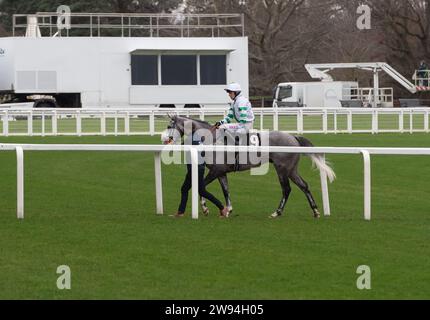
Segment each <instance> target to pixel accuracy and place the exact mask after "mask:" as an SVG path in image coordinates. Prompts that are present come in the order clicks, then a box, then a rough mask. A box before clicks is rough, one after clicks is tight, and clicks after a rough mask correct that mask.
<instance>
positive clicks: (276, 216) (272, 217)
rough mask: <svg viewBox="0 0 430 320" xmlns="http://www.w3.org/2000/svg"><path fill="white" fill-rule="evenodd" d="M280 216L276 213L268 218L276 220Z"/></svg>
mask: <svg viewBox="0 0 430 320" xmlns="http://www.w3.org/2000/svg"><path fill="white" fill-rule="evenodd" d="M280 216H281V214H280V213H278V212H273V213H272V214H271V215H270V216H269V218H270V219H276V218H279V217H280Z"/></svg>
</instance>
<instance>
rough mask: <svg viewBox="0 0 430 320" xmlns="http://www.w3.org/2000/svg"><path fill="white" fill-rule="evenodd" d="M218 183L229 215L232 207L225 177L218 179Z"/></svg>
mask: <svg viewBox="0 0 430 320" xmlns="http://www.w3.org/2000/svg"><path fill="white" fill-rule="evenodd" d="M218 181H219V183H220V185H221V189H222V192H223V193H224V198H225V203H226V206H227V208H228V211H229V212H230V213H231V212H232V211H233V206H232V205H231V199H230V191H229V190H228V179H227V175H223V176H221V177H219V178H218Z"/></svg>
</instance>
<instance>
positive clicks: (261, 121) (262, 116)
mask: <svg viewBox="0 0 430 320" xmlns="http://www.w3.org/2000/svg"><path fill="white" fill-rule="evenodd" d="M263 130H264V112H263V110H261V113H260V131H263Z"/></svg>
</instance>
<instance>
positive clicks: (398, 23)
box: [0, 0, 430, 96]
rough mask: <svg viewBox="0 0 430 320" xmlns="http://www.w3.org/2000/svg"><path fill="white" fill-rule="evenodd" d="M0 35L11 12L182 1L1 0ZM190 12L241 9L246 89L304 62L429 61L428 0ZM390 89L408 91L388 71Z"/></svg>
mask: <svg viewBox="0 0 430 320" xmlns="http://www.w3.org/2000/svg"><path fill="white" fill-rule="evenodd" d="M0 2H1V4H0V36H7V35H9V34H10V31H11V24H12V22H11V17H12V15H13V14H14V13H35V12H38V11H50V12H52V11H55V10H56V8H57V7H58V6H59V5H62V4H67V5H69V6H70V8H71V9H72V11H73V12H121V13H122V12H124V13H127V12H145V13H159V12H172V11H173V10H175V9H176V8H178V6H180V5H183V3H184V0H164V1H154V0H91V1H89V0H70V1H68V2H69V3H65V1H64V0H3V1H0ZM185 4H186V5H185V6H184V7H183V8H184V11H185V12H190V13H243V14H244V16H245V25H246V35H247V36H248V38H249V46H250V48H249V60H250V89H251V95H271V92H272V88H273V87H274V86H275V85H276V84H277V83H279V82H286V81H309V80H310V78H309V76H308V74H307V72H306V70H305V68H304V64H306V63H331V62H377V61H381V62H387V63H389V64H391V65H392V66H393V67H394V68H395V69H397V70H398V71H399V72H401V73H402V74H403V75H404V76H405V77H407V78H411V76H412V74H413V72H414V70H415V69H417V67H418V64H419V62H420V61H421V60H425V61H427V62H428V63H430V38H429V37H430V0H384V1H381V0H185ZM360 5H367V6H369V7H370V9H371V28H370V29H368V30H361V29H359V28H358V27H357V19H358V18H359V17H360V14H359V13H357V8H358V7H359V6H360ZM232 35H233V34H232ZM333 74H334V76H335V78H336V79H337V80H358V81H360V83H361V85H362V86H368V85H370V84H371V80H372V79H371V78H372V77H371V76H369V74H368V73H365V72H362V71H357V70H343V71H335V72H333ZM381 80H382V85H387V86H394V87H395V93H396V94H397V95H401V96H406V95H408V92H407V91H405V90H404V89H403V88H402V87H399V85H398V84H397V83H395V82H394V81H392V80H391V79H390V78H388V77H383V78H382V79H381Z"/></svg>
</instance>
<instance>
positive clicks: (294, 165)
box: [162, 115, 336, 218]
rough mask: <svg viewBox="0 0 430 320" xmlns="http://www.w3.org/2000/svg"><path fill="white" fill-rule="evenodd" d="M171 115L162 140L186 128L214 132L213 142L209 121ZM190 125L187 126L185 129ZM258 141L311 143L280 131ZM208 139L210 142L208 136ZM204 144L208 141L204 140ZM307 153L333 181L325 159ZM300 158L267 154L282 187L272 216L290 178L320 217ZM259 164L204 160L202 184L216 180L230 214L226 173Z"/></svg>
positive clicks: (281, 207) (174, 137)
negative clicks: (204, 170) (303, 174)
mask: <svg viewBox="0 0 430 320" xmlns="http://www.w3.org/2000/svg"><path fill="white" fill-rule="evenodd" d="M169 118H170V124H169V126H168V127H167V130H166V131H165V132H164V133H163V137H164V138H162V139H164V140H166V139H168V140H170V141H172V142H177V141H175V140H177V139H178V138H179V137H180V138H182V137H183V136H184V135H185V134H187V135H188V134H189V132H186V129H187V130H189V131H191V133H192V134H194V133H195V132H196V131H199V132H201V131H204V130H206V131H205V132H210V133H211V134H212V135H213V139H212V141H216V140H217V138H216V132H215V130H214V127H213V126H212V125H211V124H209V123H208V122H205V121H201V120H196V119H192V118H189V117H182V116H176V115H169ZM188 128H190V129H188ZM260 135H261V140H264V139H266V141H268V143H269V146H290V147H300V146H301V147H312V146H313V144H312V143H311V142H310V141H309V140H308V139H306V138H304V137H298V136H293V135H290V134H288V133H286V132H279V131H271V132H268V131H265V132H261V133H260ZM207 141H209V143H211V142H210V139H208V140H207ZM205 144H207V143H206V142H205ZM308 156H309V157H310V158H311V160H312V162H313V164H314V165H315V166H316V167H317V168H318V169H320V170H322V171H323V172H325V173H326V174H327V177H328V178H329V180H330V182H332V181H333V180H334V179H335V178H336V175H335V173H334V171H333V169H332V168H331V167H330V166H329V165H328V164H327V163H326V162H325V161H324V159H323V157H322V155H318V154H308ZM299 160H300V154H294V153H270V154H269V156H268V159H267V161H269V162H270V163H272V164H273V165H274V167H275V170H276V172H277V174H278V178H279V182H280V184H281V188H282V199H281V202H280V204H279V206H278V209H277V210H276V211H275V212H274V213H273V214H272V215H271V216H270V217H272V218H277V217H279V216H281V215H282V214H283V212H284V209H285V205H286V204H287V201H288V197H289V196H290V193H291V186H290V180H291V181H292V182H293V183H295V184H296V185H297V186H298V187H299V188H300V190H302V191H303V193H304V194H305V195H306V198H307V200H308V202H309V205H310V207H311V209H312V212H313V216H314V217H315V218H319V217H320V212H319V211H318V207H317V205H316V202H315V200H314V197H313V196H312V193H311V191H310V190H309V186H308V184H307V183H306V181H305V180H304V179H303V178H302V177H301V176H300V175H299V172H298V164H299ZM261 165H262V163H259V164H251V163H247V164H240V165H239V166H235V164H227V163H226V162H223V163H221V164H218V163H212V164H209V163H206V167H207V168H208V169H209V173H208V175H207V176H206V178H205V184H206V185H209V184H210V183H212V182H213V181H214V180H216V179H218V180H219V182H220V184H221V188H222V191H223V193H224V197H225V200H226V205H227V207H228V208H229V213H231V212H232V210H233V207H232V203H231V198H230V193H229V188H228V180H227V174H228V173H232V172H235V171H247V170H251V169H252V168H256V167H259V166H261ZM201 205H202V209H203V213H204V214H205V215H207V214H208V213H209V209H208V207H207V205H206V201H205V199H202V200H201Z"/></svg>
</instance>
